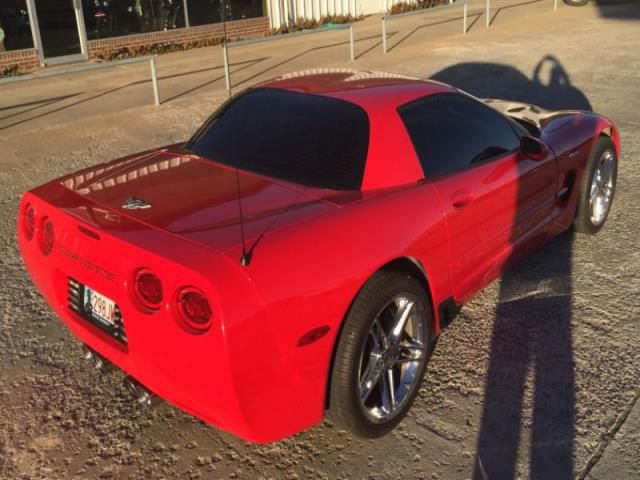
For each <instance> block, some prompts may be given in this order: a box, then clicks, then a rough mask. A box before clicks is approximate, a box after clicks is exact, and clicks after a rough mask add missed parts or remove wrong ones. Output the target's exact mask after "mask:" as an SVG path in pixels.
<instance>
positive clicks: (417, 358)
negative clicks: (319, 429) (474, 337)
mask: <svg viewBox="0 0 640 480" xmlns="http://www.w3.org/2000/svg"><path fill="white" fill-rule="evenodd" d="M403 319H404V320H403ZM432 327H433V316H432V309H431V303H430V301H429V298H428V297H427V293H426V291H425V288H424V285H423V284H422V283H421V282H419V281H418V280H417V279H416V278H414V277H412V276H410V275H407V274H406V273H401V272H396V271H380V272H378V273H377V274H376V275H374V276H373V277H372V278H371V279H370V280H369V281H368V282H367V283H366V284H365V286H364V287H363V288H362V290H361V291H360V292H359V293H358V295H357V297H356V299H355V300H354V302H353V305H352V306H351V309H350V310H349V313H348V314H347V318H346V320H345V323H344V326H343V328H342V332H341V334H340V337H339V339H338V344H337V347H336V354H335V359H334V365H333V371H332V374H331V385H330V396H329V411H328V417H329V418H330V419H331V420H333V422H334V423H336V424H337V425H338V426H339V427H341V428H344V429H346V430H349V431H350V432H352V433H353V434H354V435H357V436H359V437H363V438H375V437H380V436H382V435H384V434H386V433H388V432H389V431H391V430H392V429H393V428H394V427H395V426H396V425H397V424H398V423H400V421H401V420H402V419H403V418H404V417H405V415H406V414H407V412H408V410H409V408H410V407H411V405H412V403H413V401H414V399H415V397H416V395H417V393H418V390H419V389H420V385H421V383H422V379H423V377H424V372H425V368H426V365H427V362H428V360H429V356H430V354H431V351H432V345H433V328H432ZM385 345H386V348H385ZM385 385H386V386H385ZM388 385H392V388H389V387H388ZM396 385H397V386H396ZM385 399H386V401H385Z"/></svg>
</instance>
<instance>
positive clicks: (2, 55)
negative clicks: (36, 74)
mask: <svg viewBox="0 0 640 480" xmlns="http://www.w3.org/2000/svg"><path fill="white" fill-rule="evenodd" d="M38 68H40V61H39V60H38V51H37V50H36V49H35V48H26V49H24V50H12V51H10V52H0V77H2V76H3V75H15V74H17V73H27V72H33V71H34V70H37V69H38Z"/></svg>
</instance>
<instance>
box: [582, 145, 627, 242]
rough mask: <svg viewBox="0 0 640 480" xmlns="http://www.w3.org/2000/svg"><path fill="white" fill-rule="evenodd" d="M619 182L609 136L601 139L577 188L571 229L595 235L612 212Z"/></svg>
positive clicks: (614, 155) (593, 150)
mask: <svg viewBox="0 0 640 480" xmlns="http://www.w3.org/2000/svg"><path fill="white" fill-rule="evenodd" d="M617 179H618V157H617V156H616V149H615V147H614V145H613V142H612V141H611V139H610V138H609V137H600V138H599V139H598V141H596V143H595V144H594V146H593V148H592V149H591V153H590V154H589V160H588V161H587V166H586V168H585V170H584V175H583V177H582V183H581V185H580V193H579V194H580V199H579V202H578V208H577V210H576V216H575V219H574V221H573V225H574V228H575V230H576V231H577V232H580V233H589V234H595V233H598V232H599V231H600V230H601V229H602V227H603V226H604V223H605V221H606V220H607V217H608V215H609V211H610V210H611V204H612V203H613V195H614V193H615V189H616V181H617Z"/></svg>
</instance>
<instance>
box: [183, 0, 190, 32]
mask: <svg viewBox="0 0 640 480" xmlns="http://www.w3.org/2000/svg"><path fill="white" fill-rule="evenodd" d="M182 8H184V26H185V27H186V28H189V27H190V26H191V22H189V8H188V7H187V0H182Z"/></svg>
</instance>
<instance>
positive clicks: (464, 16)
mask: <svg viewBox="0 0 640 480" xmlns="http://www.w3.org/2000/svg"><path fill="white" fill-rule="evenodd" d="M462 34H463V35H466V34H467V2H464V10H463V13H462Z"/></svg>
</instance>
